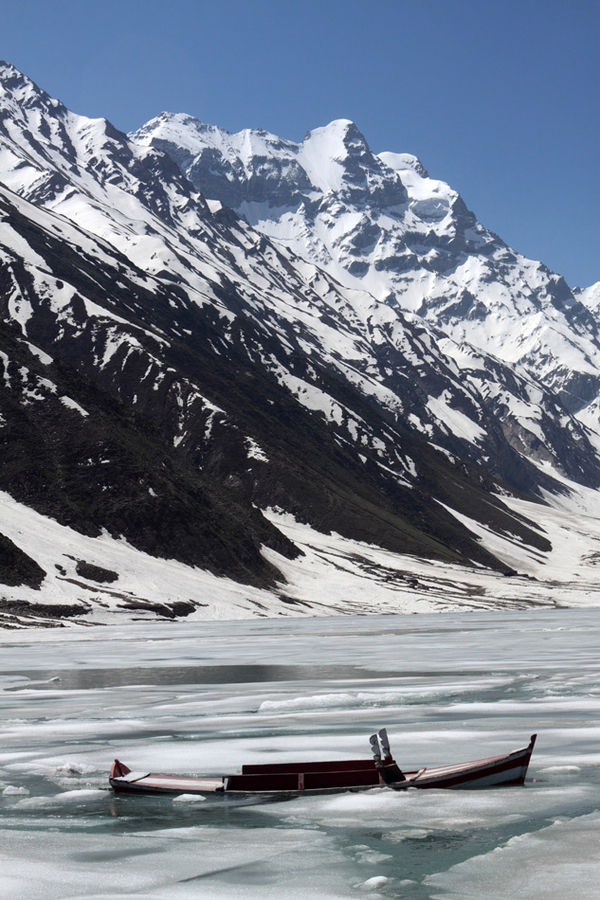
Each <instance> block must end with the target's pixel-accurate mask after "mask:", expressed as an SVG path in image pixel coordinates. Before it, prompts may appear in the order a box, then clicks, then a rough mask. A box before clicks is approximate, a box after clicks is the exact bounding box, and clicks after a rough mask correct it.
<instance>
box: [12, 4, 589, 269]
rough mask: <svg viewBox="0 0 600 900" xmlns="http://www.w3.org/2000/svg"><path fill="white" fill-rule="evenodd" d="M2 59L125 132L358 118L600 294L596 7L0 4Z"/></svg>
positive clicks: (296, 128)
mask: <svg viewBox="0 0 600 900" xmlns="http://www.w3.org/2000/svg"><path fill="white" fill-rule="evenodd" d="M0 16H1V19H0V21H1V22H2V25H1V30H0V58H4V59H6V60H8V61H10V62H12V63H14V64H15V65H16V66H17V67H18V68H20V69H21V70H22V71H24V72H25V73H26V74H28V75H30V76H31V77H32V78H33V79H34V80H35V81H36V82H37V83H38V84H39V85H40V86H41V87H43V88H44V89H45V90H47V91H48V92H49V93H50V94H52V95H53V96H56V97H59V98H60V99H61V100H62V101H63V102H64V103H66V105H67V106H69V107H70V108H71V109H73V110H75V111H76V112H80V113H84V114H86V115H90V116H106V117H107V118H109V119H110V120H111V121H112V122H113V123H114V124H115V125H116V126H117V127H118V128H121V129H123V130H125V131H128V130H132V129H134V128H136V127H138V126H139V125H141V124H143V122H145V121H147V120H148V119H149V118H151V117H152V116H154V115H157V114H158V113H159V112H161V111H162V110H169V111H171V112H187V113H190V114H192V115H195V116H197V117H198V118H200V119H202V120H203V121H206V122H213V123H215V124H218V125H221V126H223V127H225V128H228V129H230V130H239V129H240V128H246V127H261V128H266V129H268V130H269V131H273V132H275V133H276V134H280V135H281V136H283V137H287V138H291V139H293V140H299V139H301V138H302V137H303V135H304V134H305V133H306V131H308V130H309V129H310V128H314V127H317V126H318V125H323V124H325V123H327V122H329V121H331V120H332V119H335V118H340V117H345V118H350V119H353V120H354V121H355V122H356V123H357V125H358V126H359V128H360V129H361V131H362V132H363V133H364V135H365V137H366V138H367V141H368V142H369V144H370V146H371V148H372V149H373V150H374V151H376V152H379V151H381V150H395V151H399V152H410V153H415V154H416V155H417V156H419V157H420V158H421V160H422V161H423V163H424V165H425V166H426V167H427V168H428V169H429V171H430V174H432V175H433V176H435V177H438V178H443V179H444V180H446V181H448V182H449V183H450V184H451V185H452V186H453V187H454V188H456V189H457V190H459V191H460V192H461V193H462V195H463V197H464V199H465V201H466V203H467V205H468V206H469V207H470V208H471V209H473V210H474V212H475V213H476V214H477V216H478V217H479V218H480V220H481V221H482V222H483V223H484V224H485V225H487V226H488V227H489V228H491V229H492V230H493V231H496V232H497V233H498V234H500V235H501V237H503V238H504V239H505V240H506V241H507V242H508V243H510V244H511V245H512V246H513V247H515V248H516V249H517V250H520V251H521V252H523V253H525V254H527V255H528V256H531V257H533V258H535V259H541V260H543V261H544V262H545V263H546V264H547V265H548V266H549V267H550V268H552V269H554V270H555V271H558V272H561V273H562V274H564V275H565V277H566V279H567V281H568V282H569V283H570V284H571V285H575V284H579V285H586V284H590V283H592V282H593V281H597V280H600V258H599V254H598V245H599V243H600V242H599V236H600V235H599V232H600V227H599V224H598V223H599V216H598V207H599V205H600V175H599V165H598V161H599V160H598V157H599V153H598V148H599V146H600V140H599V139H600V100H599V95H600V92H599V86H600V52H599V47H600V0H570V2H568V0H560V2H558V0H502V2H499V0H496V2H492V0H370V2H368V3H367V2H366V0H361V2H357V0H295V2H294V0H246V2H242V0H195V2H194V0H169V2H166V0H160V2H158V0H119V2H115V0H103V2H99V0H76V2H75V0H19V2H18V3H16V2H15V0H0Z"/></svg>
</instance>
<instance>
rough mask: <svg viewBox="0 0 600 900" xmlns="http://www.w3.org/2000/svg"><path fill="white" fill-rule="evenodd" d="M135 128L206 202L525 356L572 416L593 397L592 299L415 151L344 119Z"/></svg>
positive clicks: (599, 384)
mask: <svg viewBox="0 0 600 900" xmlns="http://www.w3.org/2000/svg"><path fill="white" fill-rule="evenodd" d="M132 137H133V139H134V140H135V141H136V143H138V144H142V145H144V146H153V147H157V148H161V149H163V150H166V151H167V152H168V153H169V154H170V155H171V156H172V158H173V159H174V160H175V161H176V162H177V164H178V165H179V167H180V168H181V170H182V172H184V173H185V174H186V175H187V177H188V178H190V180H191V181H192V182H193V183H194V185H195V186H196V187H197V188H198V190H200V191H202V193H203V194H204V195H205V196H206V197H209V198H215V199H218V200H221V201H222V202H223V203H225V204H227V205H228V206H231V207H233V208H234V209H235V210H236V211H237V212H238V213H239V214H240V215H241V216H243V217H244V218H245V219H246V220H247V221H248V222H250V223H251V224H252V225H254V226H255V227H256V228H258V229H259V230H260V231H262V232H263V233H264V234H266V235H268V236H269V237H270V238H272V239H274V240H276V241H278V242H279V243H282V244H285V245H286V246H288V247H290V248H291V249H293V250H294V252H295V253H297V254H298V255H300V256H302V257H304V258H306V259H309V260H311V261H313V262H316V263H317V264H318V265H319V266H321V267H323V268H324V269H326V270H327V271H328V272H330V273H331V274H333V275H334V276H335V277H336V278H337V279H338V280H340V281H341V282H342V283H343V284H345V285H348V286H349V287H354V288H358V289H362V290H364V289H366V290H367V291H369V293H370V294H372V295H373V297H374V298H375V300H376V301H377V302H378V304H381V303H386V304H389V305H390V306H391V307H392V308H395V307H399V308H401V309H402V310H403V311H404V312H407V313H412V314H414V315H416V316H419V317H421V318H423V319H425V320H426V321H428V322H429V323H431V324H432V325H434V326H435V327H438V328H440V329H442V330H443V331H444V333H445V334H447V335H448V336H450V337H452V338H453V340H454V342H455V344H457V345H459V346H460V345H461V344H463V343H465V342H467V343H469V344H471V345H472V346H474V347H477V348H478V349H479V350H481V351H484V352H486V353H490V354H493V355H494V356H497V357H498V358H499V359H501V360H503V361H505V362H507V363H509V364H510V365H512V366H514V365H519V366H520V367H522V368H524V369H525V370H526V371H527V372H528V373H529V374H531V375H533V376H534V377H535V378H540V379H542V380H543V382H544V384H545V386H546V387H549V388H551V389H552V390H553V391H554V392H556V393H557V394H559V395H560V397H561V399H562V402H563V403H564V404H565V406H566V407H567V408H568V409H569V410H570V411H571V412H574V413H577V412H579V411H580V410H583V409H585V407H586V406H587V405H588V404H589V403H590V402H592V401H595V398H596V397H597V395H598V393H599V389H600V375H599V371H600V365H599V363H600V343H599V335H598V322H597V318H596V316H595V315H593V314H591V311H590V310H589V309H588V307H589V306H590V302H589V300H586V298H585V297H584V296H581V297H580V296H579V295H577V294H576V293H574V292H572V291H571V290H570V289H569V287H568V286H567V284H566V283H565V281H564V279H563V278H562V277H561V276H560V275H557V274H555V273H553V272H551V271H550V270H549V269H548V268H547V267H546V266H544V265H543V264H542V263H540V262H535V261H533V260H529V259H526V258H525V257H524V256H522V255H521V254H519V253H517V252H515V251H514V250H512V249H511V248H510V247H508V246H507V245H506V244H505V243H504V242H503V241H502V240H501V239H500V238H499V237H498V236H497V235H495V234H493V233H492V232H491V231H489V230H488V229H487V228H484V226H483V225H481V224H480V223H479V222H478V221H477V219H476V218H475V216H474V215H473V213H472V212H470V211H469V210H468V209H467V207H466V206H465V203H464V202H463V200H462V198H461V197H460V196H459V195H458V194H457V192H456V191H454V190H453V189H452V188H451V187H450V186H449V185H447V184H445V183H444V182H442V181H439V180H437V179H435V178H432V177H430V176H429V174H428V173H427V171H426V170H425V168H424V167H423V165H422V164H421V162H420V161H419V160H418V159H417V157H415V156H412V155H410V154H407V153H389V152H384V153H379V154H374V153H373V152H372V151H371V150H370V148H369V146H368V144H367V141H366V140H365V138H364V137H363V135H362V134H361V133H360V131H359V130H358V128H357V127H356V125H355V124H354V123H353V122H350V121H348V120H346V119H340V120H337V121H334V122H331V123H330V124H329V125H327V126H325V127H323V128H317V129H315V130H313V131H310V132H309V133H308V134H307V135H306V137H305V138H304V140H303V141H302V142H301V143H299V144H297V143H293V142H291V141H284V140H281V139H280V138H278V137H276V136H275V135H272V134H268V133H266V132H264V131H251V130H246V131H242V132H239V133H238V134H230V133H228V132H227V131H225V130H223V129H220V128H217V127H215V126H214V125H205V124H203V123H202V122H199V121H198V120H197V119H194V118H192V117H190V116H185V115H171V114H168V113H163V114H162V115H160V116H158V117H157V118H156V119H153V120H151V121H150V122H148V124H147V125H145V126H144V127H143V128H141V129H140V130H139V131H138V132H136V133H135V134H134V135H132ZM448 352H450V351H448ZM586 420H587V417H586Z"/></svg>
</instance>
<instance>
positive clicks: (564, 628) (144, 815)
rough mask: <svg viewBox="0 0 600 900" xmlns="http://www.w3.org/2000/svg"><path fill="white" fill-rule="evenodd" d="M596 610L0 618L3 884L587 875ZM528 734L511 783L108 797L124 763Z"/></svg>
mask: <svg viewBox="0 0 600 900" xmlns="http://www.w3.org/2000/svg"><path fill="white" fill-rule="evenodd" d="M599 638H600V617H599V616H598V612H597V611H596V610H593V609H591V610H532V611H520V612H502V613H489V612H488V613H462V614H454V613H450V614H446V615H444V616H443V617H440V616H436V615H412V616H374V617H368V618H367V617H362V618H360V617H341V618H334V619H332V618H329V619H328V618H321V619H302V620H294V622H293V623H292V622H290V621H287V622H286V621H277V620H246V621H238V622H187V623H169V624H158V623H157V624H150V623H144V624H128V625H127V626H125V627H120V628H117V627H113V626H109V627H99V626H97V627H91V628H88V629H84V630H71V629H53V630H51V631H50V630H39V631H38V630H28V631H27V632H26V633H25V632H13V633H6V634H3V635H2V636H1V637H0V704H1V714H2V722H3V739H2V744H1V746H0V842H1V844H0V846H1V847H2V851H1V852H2V865H1V867H0V895H1V896H2V897H3V898H7V900H21V898H22V900H25V898H27V900H35V898H40V900H54V898H56V900H58V898H74V897H79V898H83V897H85V898H88V897H95V898H101V897H104V898H117V897H134V896H148V897H159V898H165V900H168V898H198V897H202V898H213V897H215V898H236V897H242V898H254V897H257V898H258V897H261V898H267V900H268V898H275V897H277V898H280V897H282V896H285V897H286V898H288V897H290V898H306V897H319V898H351V897H371V898H376V897H380V898H385V897H403V898H409V900H410V898H412V900H424V898H432V900H433V898H446V897H453V898H456V897H460V898H469V897H477V898H481V897H485V898H486V900H489V898H496V900H504V898H506V900H508V898H514V897H519V896H522V897H527V898H534V900H535V898H540V900H541V898H544V900H546V898H559V897H560V898H562V897H564V896H566V895H567V894H568V893H571V894H572V892H573V885H574V884H576V885H577V893H576V896H577V898H578V900H580V898H588V897H589V898H592V897H594V898H595V897H596V896H597V884H598V879H599V878H600V863H599V862H598V858H597V833H598V826H599V824H600V791H599V787H600V772H599V769H598V766H599V764H600V726H599V725H598V724H597V723H598V721H599V715H598V714H599V712H600V664H599V663H598V658H597V647H598V643H599ZM383 725H387V727H388V730H389V733H390V738H391V743H392V748H393V749H394V751H395V755H396V758H397V760H398V762H399V763H400V765H401V766H404V767H406V768H413V767H415V766H420V765H426V764H429V765H435V764H439V763H444V762H456V761H460V760H465V759H470V758H473V757H478V756H482V755H487V754H491V753H500V752H503V751H508V750H512V749H516V748H517V747H520V746H523V745H524V744H525V743H526V742H527V740H528V738H529V734H530V733H531V732H533V731H537V732H538V733H539V737H538V745H537V747H536V750H535V753H534V756H533V760H532V764H531V767H530V771H529V780H528V783H527V785H526V786H525V787H524V788H518V787H516V788H515V787H511V788H504V789H492V790H486V791H479V792H477V791H463V792H458V791H422V792H419V791H409V792H407V793H398V794H396V793H393V792H392V791H387V790H379V789H373V790H371V791H367V792H365V793H359V794H352V793H346V794H339V795H335V796H329V797H327V796H325V797H324V796H321V797H319V796H316V797H304V798H301V799H296V800H291V801H288V802H269V803H263V804H254V805H249V804H248V803H244V802H241V801H240V800H237V801H236V800H231V798H218V799H215V798H208V799H206V800H202V798H197V797H189V796H188V797H185V796H184V797H182V798H180V799H179V800H177V801H174V800H172V799H168V798H153V797H115V796H113V795H112V793H111V792H110V791H109V790H107V786H106V777H107V773H108V768H109V765H110V763H111V761H112V759H113V758H114V757H115V756H118V757H119V758H121V759H122V760H123V761H125V762H126V763H128V764H129V765H130V766H131V767H132V768H134V769H135V770H153V771H164V772H173V773H175V772H177V773H200V772H206V773H208V774H210V773H218V772H223V771H235V770H237V769H238V768H239V766H241V764H242V763H243V762H252V761H285V760H291V759H294V758H296V759H298V758H300V759H313V760H317V759H327V758H332V757H334V758H335V757H337V758H356V757H357V756H358V757H360V756H366V755H367V753H368V742H367V737H368V735H369V734H370V733H371V732H372V731H373V730H375V729H376V728H379V727H381V726H383Z"/></svg>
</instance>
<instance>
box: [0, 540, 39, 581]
mask: <svg viewBox="0 0 600 900" xmlns="http://www.w3.org/2000/svg"><path fill="white" fill-rule="evenodd" d="M45 577H46V573H45V572H44V570H43V569H42V568H41V566H38V564H37V563H36V562H35V560H33V559H31V558H30V557H29V556H27V554H25V553H23V551H22V550H21V549H19V547H17V546H15V544H13V542H12V541H11V540H10V539H9V538H7V537H5V536H4V535H3V534H0V585H2V584H6V585H26V586H27V587H31V588H39V587H40V585H41V583H42V581H43V580H44V578H45Z"/></svg>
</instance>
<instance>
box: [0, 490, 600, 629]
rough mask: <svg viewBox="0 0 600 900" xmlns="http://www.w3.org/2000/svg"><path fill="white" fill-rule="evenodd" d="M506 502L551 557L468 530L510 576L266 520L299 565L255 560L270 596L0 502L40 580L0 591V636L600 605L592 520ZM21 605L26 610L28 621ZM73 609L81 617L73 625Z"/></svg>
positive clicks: (599, 559)
mask: <svg viewBox="0 0 600 900" xmlns="http://www.w3.org/2000/svg"><path fill="white" fill-rule="evenodd" d="M503 499H505V502H506V503H507V504H510V507H511V509H512V510H513V511H514V513H515V515H517V516H524V517H526V518H527V519H529V520H530V521H532V522H535V523H536V527H537V528H538V529H539V530H540V532H541V533H543V534H544V535H546V536H547V537H549V539H550V541H551V543H552V550H551V551H550V552H549V553H543V552H541V551H537V550H534V549H532V548H530V547H527V546H526V545H524V544H523V543H522V542H520V541H519V540H518V539H517V538H514V539H511V538H510V537H509V536H506V535H504V536H502V535H500V534H498V533H494V532H492V531H489V530H487V531H486V530H485V529H483V528H481V527H479V526H477V523H475V522H473V521H469V522H468V523H466V524H468V527H469V528H470V529H472V530H474V531H476V532H477V529H478V534H479V538H480V540H481V541H482V543H483V544H484V545H485V546H486V547H488V548H489V549H490V550H491V551H492V552H493V553H494V554H495V555H496V556H497V557H498V558H500V559H502V560H504V561H505V562H506V563H508V564H509V565H511V566H512V567H513V568H514V569H515V570H516V571H517V572H518V573H519V574H518V575H515V576H511V577H506V576H503V575H499V574H498V573H496V572H492V571H490V570H487V569H483V568H481V567H475V566H473V567H466V566H459V565H449V564H442V563H439V562H435V561H432V560H425V559H419V558H416V557H414V556H400V555H399V554H395V553H391V552H390V551H387V550H383V549H381V548H379V547H375V546H372V545H368V544H364V543H360V542H358V541H352V540H349V539H346V538H343V537H341V536H340V535H337V534H331V535H326V534H322V533H319V532H317V531H315V530H314V529H312V528H310V527H309V526H307V525H303V524H301V523H298V522H297V521H295V520H294V519H293V517H291V516H289V515H284V514H281V513H277V512H275V511H268V513H267V514H268V516H269V517H270V518H271V520H272V521H273V522H274V523H275V524H276V525H277V527H278V529H279V530H280V531H282V532H283V533H284V534H285V535H286V537H288V538H289V539H290V540H291V541H293V543H294V544H295V545H296V546H297V547H299V548H300V549H301V550H302V555H301V556H299V557H298V558H297V559H295V560H288V559H285V558H284V557H282V556H281V555H279V554H278V553H276V552H275V551H272V550H267V549H265V550H263V554H264V556H265V557H266V558H267V559H268V560H269V562H271V563H272V564H273V565H274V566H275V567H276V568H277V569H278V570H279V571H280V572H281V573H282V576H283V578H282V581H281V583H280V584H279V585H277V587H276V588H275V589H274V590H272V591H268V590H264V589H260V588H256V587H251V586H248V585H243V584H240V583H236V582H234V581H231V580H230V579H227V578H218V577H216V576H214V575H212V574H210V573H209V572H206V571H203V570H201V569H198V568H193V567H190V566H186V565H184V564H183V563H179V562H177V561H175V560H161V559H156V558H154V557H151V556H148V555H147V554H144V553H142V552H140V551H139V550H136V549H135V548H133V547H131V545H129V544H128V543H127V542H125V541H124V540H121V541H118V540H115V539H113V538H111V537H110V536H109V535H106V534H104V535H102V536H101V537H99V538H91V537H88V536H85V535H82V534H79V533H78V532H75V531H73V530H72V529H70V528H67V527H65V526H62V525H59V524H58V523H57V522H55V521H54V520H52V519H49V518H47V517H44V516H41V515H39V514H38V513H36V512H34V511H32V510H31V509H29V508H27V507H25V506H24V505H22V504H19V503H17V502H16V501H15V500H14V499H13V498H11V497H10V496H9V495H8V494H6V493H0V512H1V519H2V528H3V532H4V534H6V536H7V537H8V538H10V539H11V540H12V541H13V542H14V543H15V544H16V545H17V546H18V547H19V548H20V549H22V550H23V551H24V552H25V553H26V554H27V555H28V556H30V557H31V558H32V559H34V560H35V561H36V562H37V563H38V565H40V566H41V568H42V569H43V570H44V571H45V572H46V573H47V574H46V578H45V579H44V581H43V583H42V586H41V589H39V590H34V589H33V588H30V587H26V586H21V587H9V586H3V587H1V588H0V598H2V599H3V600H4V610H2V607H0V626H1V625H4V626H5V627H7V628H11V627H13V628H17V629H20V628H22V627H28V626H29V627H41V626H47V625H48V624H56V623H60V624H64V625H70V626H75V627H76V626H78V625H88V626H89V625H94V624H99V625H107V624H111V623H115V624H116V623H124V622H132V621H140V620H142V621H144V620H150V621H152V620H154V621H156V620H159V621H160V620H163V621H164V620H165V619H166V618H177V615H174V614H173V613H172V610H173V609H177V608H178V607H177V604H182V605H183V609H184V613H187V614H188V615H187V616H186V618H187V617H188V616H189V619H190V621H195V620H203V621H204V620H207V621H208V620H218V619H227V620H237V619H247V618H256V617H271V616H275V617H292V618H297V617H305V616H332V615H356V614H359V615H364V614H374V615H376V614H391V613H394V614H395V613H398V614H407V613H431V612H444V613H447V612H457V611H470V610H502V609H529V608H536V607H551V608H552V607H569V608H572V607H594V606H600V519H597V518H594V517H591V516H586V515H585V514H583V513H581V512H577V511H568V510H558V509H553V508H550V507H547V506H542V505H540V504H533V503H530V502H527V501H524V500H515V499H511V498H508V499H507V498H503ZM454 514H455V513H454ZM455 515H456V514H455ZM81 562H84V563H87V564H88V565H91V566H99V567H101V568H104V569H106V570H107V571H108V572H111V573H113V574H114V576H116V577H115V579H114V581H112V582H110V583H103V582H100V581H94V579H93V577H87V578H86V577H84V576H82V575H81V574H80V573H79V572H80V570H79V571H78V565H79V564H80V563H81ZM19 604H20V606H19ZM26 604H34V606H33V607H31V608H30V612H29V614H28V607H27V606H26ZM44 605H47V606H48V607H52V608H54V607H57V606H60V605H64V607H65V610H66V611H67V614H66V615H65V616H64V617H62V618H61V616H60V614H56V613H52V612H50V611H49V612H47V613H45V612H44ZM69 607H74V608H75V609H76V610H77V611H76V612H75V613H73V612H71V614H70V615H69V614H68V609H69ZM190 609H193V612H191V613H190V612H189V611H190Z"/></svg>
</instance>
